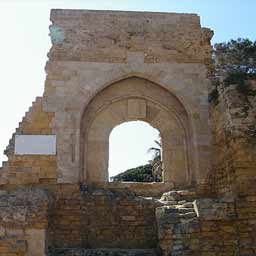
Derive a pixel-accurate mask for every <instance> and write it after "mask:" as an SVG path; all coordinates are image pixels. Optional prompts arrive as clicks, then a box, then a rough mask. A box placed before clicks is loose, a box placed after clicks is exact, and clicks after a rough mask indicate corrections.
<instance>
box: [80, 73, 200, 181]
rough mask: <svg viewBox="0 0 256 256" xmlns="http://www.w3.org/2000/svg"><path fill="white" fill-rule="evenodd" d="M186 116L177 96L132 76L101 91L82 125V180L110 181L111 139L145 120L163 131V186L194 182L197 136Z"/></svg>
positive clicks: (90, 104) (86, 111)
mask: <svg viewBox="0 0 256 256" xmlns="http://www.w3.org/2000/svg"><path fill="white" fill-rule="evenodd" d="M189 120H190V119H189V118H188V114H187V112H186V110H185V108H184V107H183V105H182V104H181V103H180V102H179V101H178V100H177V98H176V97H175V95H172V94H171V93H170V92H168V91H166V90H165V89H163V88H162V87H161V86H159V85H157V84H155V83H152V82H150V81H148V80H145V79H140V78H136V77H132V78H129V79H125V80H122V81H119V82H117V83H114V84H112V85H110V86H108V87H107V88H104V89H103V90H102V91H100V92H99V93H98V94H97V95H96V96H95V97H94V98H93V99H92V100H91V101H90V103H89V104H88V105H87V107H86V109H85V112H84V113H83V117H82V123H81V131H82V133H81V135H82V136H81V149H82V150H81V181H82V182H86V183H88V184H96V185H97V186H98V185H102V186H104V184H105V183H108V182H109V177H110V176H111V175H109V173H108V171H109V169H108V167H109V136H110V134H111V131H112V130H113V129H114V128H115V127H117V126H119V125H120V124H123V123H125V122H130V121H144V122H146V123H148V124H150V125H151V126H152V127H154V128H156V129H158V131H160V133H161V138H162V146H163V149H164V150H163V155H162V159H163V166H164V175H163V177H164V179H163V182H164V183H165V184H167V183H175V184H177V185H185V184H190V183H191V181H192V180H193V179H194V177H195V176H194V175H195V169H194V162H193V161H192V159H194V157H193V155H194V152H193V143H192V141H193V133H192V127H191V124H190V121H189Z"/></svg>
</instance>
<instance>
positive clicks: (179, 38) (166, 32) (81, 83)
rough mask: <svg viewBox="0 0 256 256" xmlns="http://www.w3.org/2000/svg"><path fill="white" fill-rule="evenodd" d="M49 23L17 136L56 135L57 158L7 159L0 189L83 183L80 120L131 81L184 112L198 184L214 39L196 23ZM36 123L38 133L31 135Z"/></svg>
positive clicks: (183, 19) (122, 18) (136, 17)
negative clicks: (29, 107) (44, 55)
mask: <svg viewBox="0 0 256 256" xmlns="http://www.w3.org/2000/svg"><path fill="white" fill-rule="evenodd" d="M51 21H52V25H51V26H50V36H51V40H52V44H53V46H52V48H51V50H50V52H49V54H48V57H49V61H48V62H47V64H46V73H47V77H46V81H45V91H44V95H43V97H42V99H40V104H39V105H40V107H39V109H37V107H33V108H34V109H35V114H34V115H33V117H32V118H31V119H29V122H27V121H26V120H23V122H22V124H21V126H22V127H23V128H22V131H21V134H28V135H33V134H36V135H37V134H38V135H45V134H54V135H56V137H57V145H56V148H57V155H56V156H45V155H41V156H33V155H24V156H16V155H12V154H11V153H10V156H9V162H8V163H7V164H5V167H4V168H3V169H4V171H3V172H2V174H1V176H2V178H1V179H0V181H1V183H2V184H14V185H15V184H31V183H33V184H38V183H76V184H77V183H79V182H81V181H82V182H84V180H81V172H82V171H81V164H80V163H81V157H83V156H81V155H80V142H81V117H82V115H83V113H84V112H85V109H86V107H87V105H88V103H89V102H90V101H91V100H92V98H93V97H94V96H95V95H97V94H98V93H99V92H100V91H102V90H103V89H104V88H106V87H107V86H111V85H112V84H114V83H115V82H117V81H121V80H123V79H128V78H132V77H139V78H142V79H145V80H149V81H151V82H153V83H155V84H157V85H159V86H161V87H163V88H165V89H166V90H168V91H169V92H170V93H171V94H173V95H174V96H175V97H177V99H178V100H179V101H180V102H181V104H182V105H184V108H185V110H186V111H187V112H188V119H189V121H190V128H191V130H192V133H193V138H192V141H193V147H194V151H195V157H194V159H193V160H194V165H195V170H196V171H197V174H196V175H197V181H198V182H204V179H205V173H207V170H208V169H209V168H210V165H211V142H210V137H211V135H210V130H209V124H208V121H209V116H208V102H207V94H208V92H207V87H208V85H209V79H208V71H209V69H208V67H207V65H209V62H210V59H211V45H210V39H211V37H212V34H213V33H212V31H210V30H209V29H205V28H201V26H200V19H199V16H197V15H195V14H175V13H144V12H114V11H87V10H52V12H51ZM32 112H33V111H32ZM33 113H34V112H33ZM42 122H43V123H44V125H45V126H44V127H38V126H40V124H41V123H42ZM41 128H43V129H41ZM44 129H45V130H44ZM11 148H12V146H11V147H10V152H11ZM8 154H9V153H8ZM22 168H23V169H22ZM17 170H18V171H17Z"/></svg>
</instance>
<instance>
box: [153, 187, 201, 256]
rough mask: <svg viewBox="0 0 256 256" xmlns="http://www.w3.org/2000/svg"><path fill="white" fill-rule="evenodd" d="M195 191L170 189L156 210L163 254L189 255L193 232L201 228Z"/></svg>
mask: <svg viewBox="0 0 256 256" xmlns="http://www.w3.org/2000/svg"><path fill="white" fill-rule="evenodd" d="M195 197H196V194H195V192H193V191H187V190H182V191H170V192H167V193H164V194H163V196H162V197H161V199H160V201H161V202H162V203H164V204H165V206H163V207H159V208H157V210H156V217H157V223H158V238H159V246H160V248H161V250H162V253H163V255H175V256H183V255H189V250H190V249H189V246H190V245H191V233H193V232H197V231H198V230H199V221H198V211H197V207H196V204H195V201H194V199H195Z"/></svg>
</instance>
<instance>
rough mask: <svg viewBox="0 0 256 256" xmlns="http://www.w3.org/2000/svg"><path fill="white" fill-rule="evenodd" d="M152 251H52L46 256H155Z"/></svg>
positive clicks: (102, 249)
mask: <svg viewBox="0 0 256 256" xmlns="http://www.w3.org/2000/svg"><path fill="white" fill-rule="evenodd" d="M156 255H158V254H157V252H156V250H154V249H116V248H112V249H109V248H108V249H105V248H100V249H77V248H75V249H72V248H66V249H54V250H53V251H51V252H49V253H48V256H156Z"/></svg>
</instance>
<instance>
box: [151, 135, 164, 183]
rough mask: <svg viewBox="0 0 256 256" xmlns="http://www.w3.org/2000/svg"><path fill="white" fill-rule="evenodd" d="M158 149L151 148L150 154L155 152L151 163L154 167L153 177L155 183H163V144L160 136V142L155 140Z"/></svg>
mask: <svg viewBox="0 0 256 256" xmlns="http://www.w3.org/2000/svg"><path fill="white" fill-rule="evenodd" d="M154 142H155V144H156V145H157V146H156V147H151V148H149V149H148V152H153V158H152V159H151V160H150V161H149V163H150V164H151V166H152V175H153V178H154V181H162V174H163V162H162V142H161V138H160V136H159V141H157V140H155V141H154Z"/></svg>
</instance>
